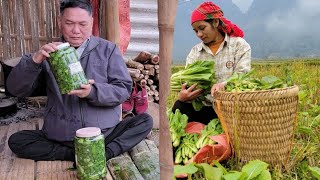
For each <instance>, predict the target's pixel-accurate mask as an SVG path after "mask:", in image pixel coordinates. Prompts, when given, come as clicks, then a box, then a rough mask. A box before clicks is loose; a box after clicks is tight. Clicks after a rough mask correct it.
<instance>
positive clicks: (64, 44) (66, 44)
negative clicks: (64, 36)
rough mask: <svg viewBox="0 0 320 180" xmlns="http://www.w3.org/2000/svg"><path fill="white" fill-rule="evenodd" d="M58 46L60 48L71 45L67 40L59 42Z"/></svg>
mask: <svg viewBox="0 0 320 180" xmlns="http://www.w3.org/2000/svg"><path fill="white" fill-rule="evenodd" d="M57 47H58V49H59V50H60V49H63V48H66V47H70V44H69V43H68V42H66V43H62V44H59V45H58V46H57Z"/></svg>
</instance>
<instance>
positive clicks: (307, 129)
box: [298, 126, 312, 134]
mask: <svg viewBox="0 0 320 180" xmlns="http://www.w3.org/2000/svg"><path fill="white" fill-rule="evenodd" d="M298 132H299V133H301V134H311V133H312V128H310V127H307V126H299V127H298Z"/></svg>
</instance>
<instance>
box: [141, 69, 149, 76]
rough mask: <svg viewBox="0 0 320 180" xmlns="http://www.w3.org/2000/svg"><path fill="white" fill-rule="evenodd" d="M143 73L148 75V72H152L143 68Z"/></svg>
mask: <svg viewBox="0 0 320 180" xmlns="http://www.w3.org/2000/svg"><path fill="white" fill-rule="evenodd" d="M141 73H142V74H144V75H146V74H147V75H149V74H150V71H149V70H144V69H143V70H141Z"/></svg>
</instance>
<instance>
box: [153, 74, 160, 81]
mask: <svg viewBox="0 0 320 180" xmlns="http://www.w3.org/2000/svg"><path fill="white" fill-rule="evenodd" d="M153 80H156V81H158V82H159V74H156V75H155V76H154V79H153Z"/></svg>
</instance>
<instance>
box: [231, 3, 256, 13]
mask: <svg viewBox="0 0 320 180" xmlns="http://www.w3.org/2000/svg"><path fill="white" fill-rule="evenodd" d="M252 1H253V0H232V2H233V3H234V4H236V5H237V6H238V7H239V8H240V10H241V11H242V12H246V11H247V10H248V9H249V7H250V5H251V3H252Z"/></svg>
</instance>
